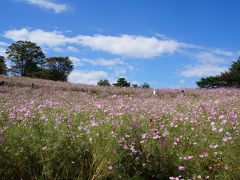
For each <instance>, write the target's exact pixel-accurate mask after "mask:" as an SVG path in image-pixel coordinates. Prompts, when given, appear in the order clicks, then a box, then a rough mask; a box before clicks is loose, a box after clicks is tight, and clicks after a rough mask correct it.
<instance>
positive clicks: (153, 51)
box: [75, 35, 188, 58]
mask: <svg viewBox="0 0 240 180" xmlns="http://www.w3.org/2000/svg"><path fill="white" fill-rule="evenodd" d="M75 40H76V41H78V42H79V43H80V44H82V45H85V46H88V47H90V48H92V49H93V50H100V51H105V52H108V53H111V54H114V55H121V56H128V57H136V58H139V57H141V58H151V57H156V56H161V55H162V54H169V53H170V54H171V53H174V52H176V51H177V50H179V49H181V48H187V47H188V45H187V44H185V43H181V42H178V41H174V40H159V39H157V38H155V37H145V36H135V35H121V36H104V35H94V36H83V35H80V36H78V37H77V38H75Z"/></svg>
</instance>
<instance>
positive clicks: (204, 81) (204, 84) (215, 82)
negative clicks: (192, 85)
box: [196, 76, 219, 88]
mask: <svg viewBox="0 0 240 180" xmlns="http://www.w3.org/2000/svg"><path fill="white" fill-rule="evenodd" d="M196 83H197V85H198V87H200V88H213V87H218V86H219V77H218V76H209V77H206V78H201V79H200V81H197V82H196Z"/></svg>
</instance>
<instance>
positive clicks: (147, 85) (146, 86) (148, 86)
mask: <svg viewBox="0 0 240 180" xmlns="http://www.w3.org/2000/svg"><path fill="white" fill-rule="evenodd" d="M141 88H145V89H148V88H150V85H149V84H148V83H143V84H142V85H141Z"/></svg>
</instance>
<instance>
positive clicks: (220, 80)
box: [196, 59, 240, 88]
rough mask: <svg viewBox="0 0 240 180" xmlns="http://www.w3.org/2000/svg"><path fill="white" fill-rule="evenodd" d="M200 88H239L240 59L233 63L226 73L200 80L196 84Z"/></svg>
mask: <svg viewBox="0 0 240 180" xmlns="http://www.w3.org/2000/svg"><path fill="white" fill-rule="evenodd" d="M196 84H197V85H198V87H200V88H214V87H238V88H239V87H240V59H238V60H237V61H236V62H233V64H232V65H231V67H230V68H229V70H228V71H226V72H222V73H221V74H220V75H218V76H209V77H206V78H201V79H200V80H199V81H197V82H196Z"/></svg>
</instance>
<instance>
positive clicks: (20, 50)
mask: <svg viewBox="0 0 240 180" xmlns="http://www.w3.org/2000/svg"><path fill="white" fill-rule="evenodd" d="M6 54H7V55H8V58H9V59H10V60H11V62H12V64H13V65H12V67H11V71H12V72H13V73H14V74H17V75H21V76H28V77H33V76H34V73H36V72H37V71H39V70H40V69H41V67H42V66H43V64H44V60H45V55H44V53H43V51H42V49H41V48H40V47H39V46H38V45H37V44H36V43H33V42H30V41H17V42H15V43H13V44H11V45H10V46H9V47H8V49H7V50H6Z"/></svg>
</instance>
